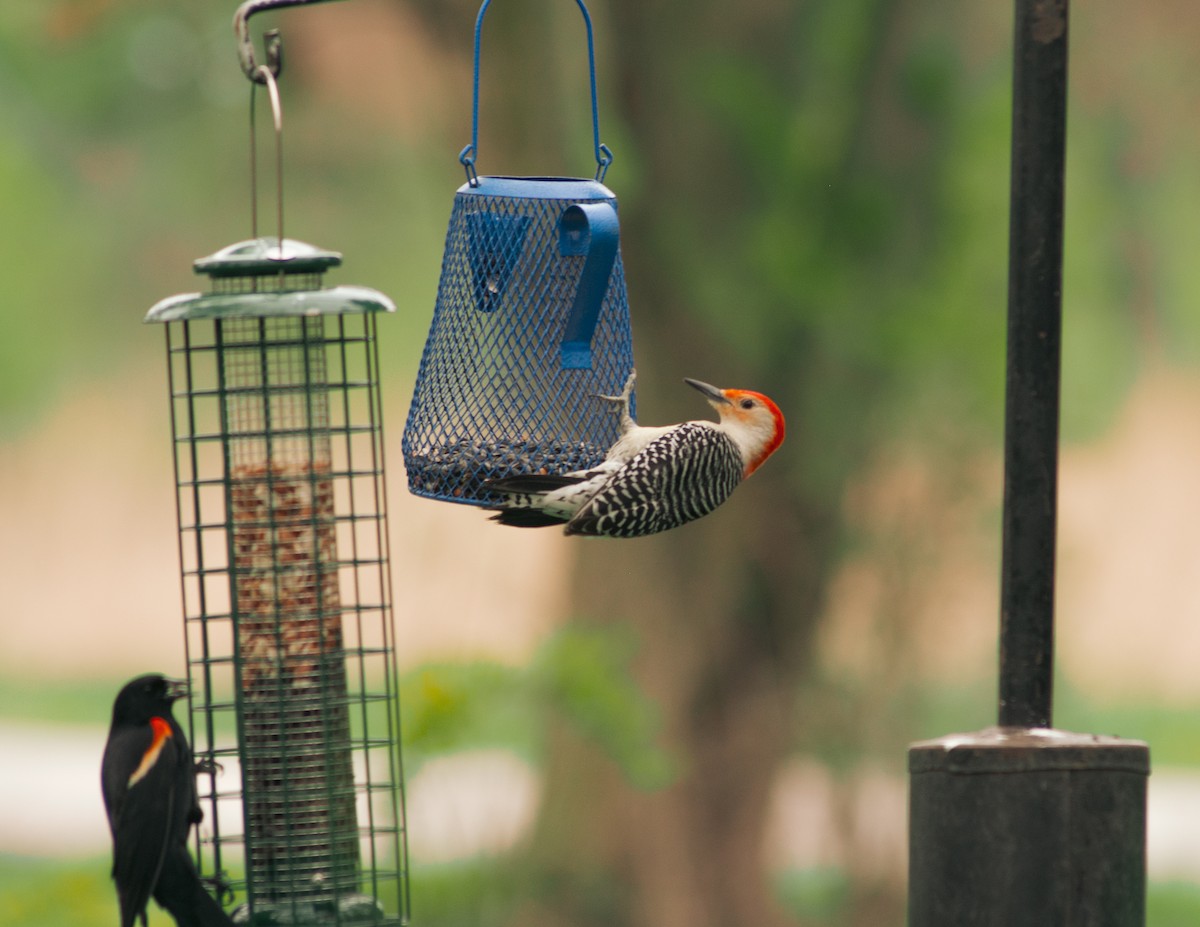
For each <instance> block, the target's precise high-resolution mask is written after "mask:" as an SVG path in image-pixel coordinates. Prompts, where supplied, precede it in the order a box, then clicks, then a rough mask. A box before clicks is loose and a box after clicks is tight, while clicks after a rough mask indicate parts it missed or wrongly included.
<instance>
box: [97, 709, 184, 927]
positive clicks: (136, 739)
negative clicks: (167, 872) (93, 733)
mask: <svg viewBox="0 0 1200 927" xmlns="http://www.w3.org/2000/svg"><path fill="white" fill-rule="evenodd" d="M153 721H154V723H152V724H149V725H137V726H133V725H130V726H122V727H118V728H114V729H113V731H112V732H110V734H109V739H108V744H107V745H106V747H105V749H104V759H103V761H102V763H101V788H102V791H103V794H104V807H105V810H106V811H107V813H108V824H109V828H110V829H111V831H112V835H113V870H112V876H113V880H114V881H115V882H116V884H117V895H118V898H119V900H120V904H121V927H131V925H132V924H133V923H134V921H135V920H136V919H137V918H138V917H141V919H142V921H143V923H145V920H146V914H145V911H146V904H147V903H148V902H149V900H150V896H151V894H152V893H153V891H154V886H155V884H156V882H157V881H158V876H159V872H160V871H161V869H162V865H163V860H164V859H165V858H166V854H167V852H168V850H169V847H170V845H171V843H172V841H173V840H178V839H179V833H178V831H179V822H180V819H181V810H182V811H183V816H184V819H185V820H186V817H185V816H186V813H187V809H186V808H182V806H181V805H180V801H181V800H183V799H184V798H185V797H184V796H181V795H180V794H179V792H180V789H179V784H180V781H181V779H180V775H179V769H180V761H181V759H183V756H182V755H181V753H180V744H179V743H178V742H177V741H176V738H175V736H174V735H173V733H172V729H173V727H174V725H171V724H170V723H168V722H167V721H165V720H163V719H162V718H155V719H153ZM184 753H186V748H184ZM183 837H184V838H186V824H185V825H184V833H183Z"/></svg>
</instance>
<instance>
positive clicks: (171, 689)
mask: <svg viewBox="0 0 1200 927" xmlns="http://www.w3.org/2000/svg"><path fill="white" fill-rule="evenodd" d="M165 682H166V684H167V698H169V699H170V700H171V701H175V700H176V699H181V698H187V697H188V696H189V695H191V694H192V688H191V686H189V685H188V682H187V680H186V679H167V680H165Z"/></svg>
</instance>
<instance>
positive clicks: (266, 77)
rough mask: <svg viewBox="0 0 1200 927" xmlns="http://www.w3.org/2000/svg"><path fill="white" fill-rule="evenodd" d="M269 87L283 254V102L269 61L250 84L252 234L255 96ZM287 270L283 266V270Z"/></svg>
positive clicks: (254, 231) (253, 214)
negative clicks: (262, 89)
mask: <svg viewBox="0 0 1200 927" xmlns="http://www.w3.org/2000/svg"><path fill="white" fill-rule="evenodd" d="M277 39H278V34H277V33H276V34H273V33H267V48H268V50H269V49H270V48H271V47H272V46H273V45H275V44H276V40H277ZM259 84H263V85H264V86H265V87H266V88H267V94H268V96H269V97H270V98H271V116H272V119H273V121H274V124H275V221H276V227H277V230H278V234H279V242H278V244H279V257H280V258H281V259H282V258H283V107H282V105H281V104H280V102H279V85H278V84H277V83H276V82H275V73H274V72H273V71H272V70H271V68H270V66H269V65H265V64H260V65H258V66H257V68H256V69H255V72H254V75H253V77H252V79H251V84H250V234H251V237H252V238H258V138H257V137H258V133H257V131H256V129H255V119H254V113H255V110H256V107H255V105H254V103H255V99H254V98H255V96H256V95H257V91H258V85H259ZM282 272H283V269H282V267H281V268H280V273H282Z"/></svg>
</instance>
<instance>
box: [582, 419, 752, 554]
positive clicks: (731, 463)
mask: <svg viewBox="0 0 1200 927" xmlns="http://www.w3.org/2000/svg"><path fill="white" fill-rule="evenodd" d="M744 467H745V464H744V463H743V461H742V455H741V453H740V452H739V451H738V448H737V445H736V444H734V442H733V440H732V439H731V438H730V437H729V436H728V435H727V434H725V433H724V432H723V431H721V430H719V429H717V428H715V427H713V426H711V425H709V424H708V423H705V422H686V423H684V424H682V425H680V426H678V427H677V428H673V429H671V430H670V431H669V432H667V433H666V434H665V435H663V436H662V437H660V438H657V439H655V440H654V441H652V442H651V443H650V444H648V445H647V446H646V447H645V448H644V449H643V450H642V451H641V453H639V454H638V455H637V456H635V457H634V458H633V459H632V460H631V461H630V462H629V463H628V464H627V465H626V466H625V467H622V468H621V469H620V470H619V471H617V472H616V473H615V474H614V475H613V477H612V479H610V480H609V481H608V482H607V483H605V484H604V486H603V487H602V488H601V489H600V490H599V491H598V492H597V493H596V495H595V496H593V497H592V498H591V500H589V501H588V502H587V503H586V504H585V505H584V506H583V507H582V508H581V509H580V510H579V512H578V514H576V515H575V516H574V517H573V518H572V519H571V520H570V522H569V523H568V524H567V526H566V529H565V531H566V533H567V534H582V535H593V536H604V537H616V538H633V537H642V536H644V535H648V534H657V533H658V532H660V531H667V530H669V529H671V528H677V527H679V526H680V525H683V524H686V523H687V522H689V521H695V520H696V519H697V518H700V517H701V516H703V515H707V514H708V513H709V512H711V511H712V510H713V509H715V508H716V507H717V506H719V505H720V504H721V503H722V502H724V501H725V500H726V499H728V498H729V495H730V494H731V493H732V492H733V490H734V489H735V488H737V485H738V483H740V482H741V481H742V472H743V470H744Z"/></svg>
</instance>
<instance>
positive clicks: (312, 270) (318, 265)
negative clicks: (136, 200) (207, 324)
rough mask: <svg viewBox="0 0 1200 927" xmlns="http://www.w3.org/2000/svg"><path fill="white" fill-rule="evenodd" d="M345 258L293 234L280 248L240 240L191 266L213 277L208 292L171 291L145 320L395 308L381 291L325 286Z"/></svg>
mask: <svg viewBox="0 0 1200 927" xmlns="http://www.w3.org/2000/svg"><path fill="white" fill-rule="evenodd" d="M341 263H342V256H341V255H340V254H338V253H337V252H336V251H325V250H323V249H321V248H317V247H314V246H313V245H309V244H305V243H304V242H302V241H295V240H293V239H291V238H285V239H283V244H282V247H281V246H280V243H279V239H278V238H254V239H251V240H249V241H240V242H238V243H237V244H233V245H229V246H228V247H226V248H222V249H221V250H220V251H218V252H217V253H216V254H211V255H209V256H208V257H204V258H200V259H199V260H198V261H196V262H195V264H194V265H193V266H194V268H195V271H196V273H198V274H207V275H208V277H209V278H210V279H211V280H212V290H211V291H210V292H208V293H180V294H179V295H177V296H168V297H167V298H166V299H163V300H160V301H159V302H157V303H156V304H155V305H154V306H152V307H151V308H150V311H149V312H148V313H146V318H145V321H147V322H175V321H179V320H182V319H236V318H262V317H266V316H297V315H337V314H345V313H359V312H395V311H396V305H395V303H393V302H392V301H391V300H390V299H389V298H388V297H387V296H385V295H384V294H382V293H380V292H379V291H378V290H371V289H368V288H367V287H361V286H336V287H324V288H323V287H321V275H322V274H323V273H324V272H325V271H326V270H327V269H328V268H330V267H337V266H338V265H340V264H341Z"/></svg>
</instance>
